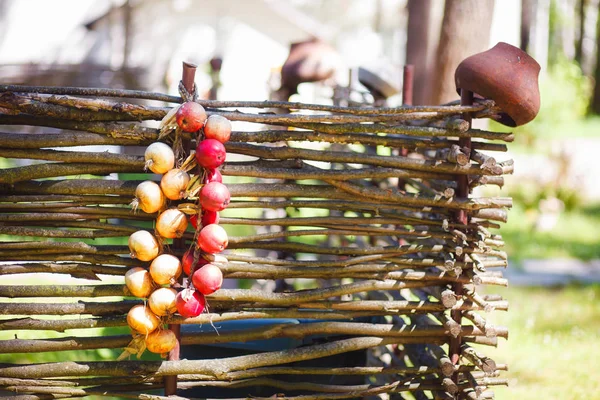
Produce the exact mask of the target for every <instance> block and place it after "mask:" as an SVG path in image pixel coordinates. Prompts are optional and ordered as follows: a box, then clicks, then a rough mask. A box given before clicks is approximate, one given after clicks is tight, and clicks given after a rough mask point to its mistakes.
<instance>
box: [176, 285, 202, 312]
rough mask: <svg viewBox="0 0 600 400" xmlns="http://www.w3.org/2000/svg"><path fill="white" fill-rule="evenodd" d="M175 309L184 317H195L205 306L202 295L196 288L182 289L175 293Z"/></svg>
mask: <svg viewBox="0 0 600 400" xmlns="http://www.w3.org/2000/svg"><path fill="white" fill-rule="evenodd" d="M175 304H176V306H177V311H178V312H179V314H181V316H182V317H184V318H192V317H197V316H198V315H200V314H202V311H204V307H205V306H206V299H205V298H204V295H203V294H202V293H200V292H199V291H197V290H194V291H192V290H191V289H184V290H183V291H181V292H179V293H177V297H176V298H175Z"/></svg>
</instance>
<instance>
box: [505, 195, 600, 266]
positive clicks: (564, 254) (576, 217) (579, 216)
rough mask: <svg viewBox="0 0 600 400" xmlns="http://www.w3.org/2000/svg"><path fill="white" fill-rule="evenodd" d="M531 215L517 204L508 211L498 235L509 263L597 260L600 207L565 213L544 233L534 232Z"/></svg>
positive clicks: (598, 255)
mask: <svg viewBox="0 0 600 400" xmlns="http://www.w3.org/2000/svg"><path fill="white" fill-rule="evenodd" d="M535 217H536V216H535V213H533V212H531V211H529V212H528V211H526V210H525V209H524V208H523V206H522V205H521V204H519V203H517V204H515V206H514V207H513V209H511V210H510V211H509V215H508V223H507V224H505V225H503V226H502V228H501V229H500V233H501V234H502V237H503V238H504V240H505V242H506V246H505V250H506V251H507V253H508V254H509V256H510V259H511V260H514V261H519V260H522V259H528V258H579V259H583V260H590V259H595V258H600V206H588V207H580V208H577V209H574V210H570V211H565V212H563V213H562V214H561V216H560V217H559V219H558V223H557V224H556V226H555V227H554V229H552V230H551V231H548V232H538V231H536V230H535V229H534V225H535Z"/></svg>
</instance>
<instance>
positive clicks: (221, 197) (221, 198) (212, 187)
mask: <svg viewBox="0 0 600 400" xmlns="http://www.w3.org/2000/svg"><path fill="white" fill-rule="evenodd" d="M230 199H231V194H230V193H229V189H227V186H225V185H223V184H222V183H219V182H211V183H207V184H206V185H204V186H203V187H202V190H200V206H201V207H202V208H203V209H204V210H205V211H206V210H208V211H223V210H224V209H225V208H227V206H228V205H229V201H230Z"/></svg>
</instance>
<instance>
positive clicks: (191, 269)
mask: <svg viewBox="0 0 600 400" xmlns="http://www.w3.org/2000/svg"><path fill="white" fill-rule="evenodd" d="M182 132H185V133H188V134H191V135H193V136H194V135H195V138H196V143H197V147H196V152H195V153H192V154H190V155H188V157H187V158H185V157H178V154H176V153H177V151H174V150H173V147H177V145H176V143H177V142H178V141H180V138H181V135H182ZM173 133H174V135H175V139H173V141H172V143H173V144H172V146H173V147H172V146H170V145H169V144H167V143H164V142H161V141H159V142H156V143H153V144H151V145H150V146H148V148H147V149H146V151H145V154H144V157H145V160H146V164H145V165H146V168H147V169H148V170H150V171H152V172H154V173H156V174H162V175H163V176H162V179H161V180H160V183H156V182H154V181H151V180H148V181H144V182H142V183H140V184H139V185H138V187H137V188H136V191H135V199H134V200H133V202H132V204H131V205H132V207H133V208H134V210H137V209H138V208H139V209H141V210H142V211H143V212H145V213H150V214H152V213H157V218H156V224H155V232H154V233H152V232H148V231H145V230H140V231H137V232H135V233H133V234H132V235H131V236H130V238H129V249H130V252H131V256H132V257H133V258H137V259H139V260H140V261H146V262H151V263H150V265H149V267H148V268H143V267H134V268H131V269H130V270H129V271H127V273H126V275H125V283H126V285H127V288H128V289H129V291H130V292H131V294H132V295H134V296H136V297H139V298H144V299H147V302H145V304H144V305H137V306H134V307H133V308H132V309H131V310H130V311H129V314H128V315H127V322H128V324H129V326H130V327H131V329H132V331H133V334H134V340H133V341H132V343H130V345H129V346H128V348H126V353H127V352H129V354H131V353H137V354H138V355H139V354H141V353H142V352H143V351H144V349H146V348H147V349H148V350H150V351H152V352H155V353H161V354H166V353H168V352H169V351H170V350H172V349H173V348H174V347H175V345H176V344H177V340H176V337H175V334H174V333H173V332H172V331H170V330H169V329H166V328H165V327H164V325H165V321H166V319H168V317H169V316H171V315H172V314H174V313H176V312H178V313H179V314H180V315H181V316H183V317H185V318H193V317H197V316H199V315H200V314H201V313H202V312H203V311H204V310H205V308H206V299H205V297H204V296H205V295H209V294H212V293H214V292H215V291H217V290H219V288H220V287H221V284H222V282H223V274H222V272H221V269H220V268H219V266H218V264H219V263H224V262H227V259H226V258H225V257H223V256H221V255H218V253H220V252H222V251H223V250H225V249H226V248H227V244H228V241H229V240H228V236H227V232H226V231H225V229H223V228H222V227H221V226H220V225H218V223H219V212H220V211H222V210H224V209H225V208H226V207H227V206H228V204H229V200H230V194H229V190H228V189H227V187H226V186H225V185H224V184H223V178H222V175H221V173H220V172H219V170H218V168H219V167H220V166H221V165H222V164H223V163H224V162H225V160H226V156H227V154H226V151H225V146H224V143H225V142H227V141H228V140H229V137H230V135H231V123H230V122H229V120H228V119H226V118H224V117H222V116H220V115H211V116H210V117H208V118H207V114H206V111H205V110H204V108H203V107H202V106H201V105H200V104H198V103H196V102H186V103H184V104H182V105H180V106H178V107H175V108H173V109H172V110H171V111H170V112H169V113H168V114H167V115H166V116H165V118H164V119H163V120H162V121H161V134H160V135H159V140H162V139H168V138H169V136H170V135H171V134H173ZM193 170H195V171H196V173H195V174H194V173H189V172H190V171H193ZM185 199H187V200H188V201H190V200H193V201H194V202H193V203H183V202H182V200H185ZM186 214H188V215H189V220H188V215H186ZM188 222H190V223H191V225H192V226H193V227H194V230H195V233H194V240H193V242H192V245H191V246H190V248H189V249H188V250H187V252H186V253H185V254H184V256H183V257H182V259H181V260H180V259H179V258H177V257H176V256H175V255H172V254H167V253H164V252H163V243H164V241H165V240H166V239H176V238H181V237H183V236H184V234H185V232H186V230H187V227H188ZM182 272H183V273H185V278H184V281H183V284H179V283H178V278H179V277H180V276H181V274H182ZM124 354H125V353H124Z"/></svg>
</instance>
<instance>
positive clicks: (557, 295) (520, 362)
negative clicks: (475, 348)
mask: <svg viewBox="0 0 600 400" xmlns="http://www.w3.org/2000/svg"><path fill="white" fill-rule="evenodd" d="M490 292H493V293H500V294H502V295H503V296H504V297H505V298H507V299H508V300H509V302H510V310H509V312H507V313H505V312H498V311H497V312H495V313H494V314H493V315H491V316H490V317H489V319H490V320H491V321H493V323H494V324H496V325H505V326H508V328H509V333H510V336H509V340H508V341H504V340H501V341H500V344H499V346H498V348H496V349H494V348H481V351H482V352H484V353H485V354H486V355H487V356H489V357H491V358H492V359H494V360H495V361H496V362H497V363H508V364H509V372H504V373H503V375H502V376H503V377H507V378H509V380H510V386H509V387H508V388H505V387H496V388H495V389H494V391H495V393H496V399H498V400H514V399H533V398H536V399H546V400H551V399H560V400H568V399H598V398H600V375H599V372H598V365H599V364H598V361H599V360H600V347H599V346H598V341H599V340H600V285H592V286H583V287H578V286H569V287H566V288H509V289H504V288H500V289H496V288H494V290H493V291H490Z"/></svg>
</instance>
